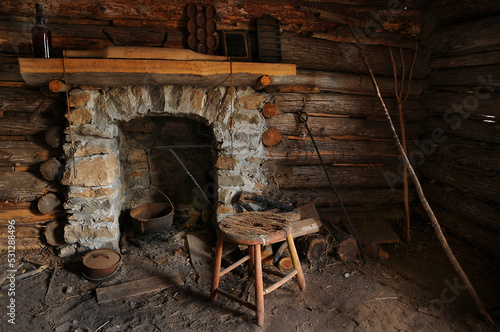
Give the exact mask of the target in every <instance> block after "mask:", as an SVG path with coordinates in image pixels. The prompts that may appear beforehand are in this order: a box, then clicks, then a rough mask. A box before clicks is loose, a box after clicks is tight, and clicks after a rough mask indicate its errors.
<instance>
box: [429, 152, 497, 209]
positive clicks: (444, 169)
mask: <svg viewBox="0 0 500 332" xmlns="http://www.w3.org/2000/svg"><path fill="white" fill-rule="evenodd" d="M420 172H421V174H422V175H423V176H425V177H426V178H427V179H429V180H432V181H438V182H439V183H443V184H446V185H448V186H451V187H454V188H456V189H458V190H461V191H462V192H464V193H467V194H468V195H470V196H472V197H477V198H478V199H481V200H484V201H486V202H488V201H492V202H496V203H500V176H498V174H495V173H492V174H490V175H485V174H480V173H478V172H472V171H468V170H464V169H461V168H460V167H457V166H453V165H449V164H448V165H446V164H444V163H442V162H435V161H433V160H432V159H431V158H427V159H426V160H425V162H424V164H423V165H422V167H420Z"/></svg>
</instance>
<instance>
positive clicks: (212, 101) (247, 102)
mask: <svg viewBox="0 0 500 332" xmlns="http://www.w3.org/2000/svg"><path fill="white" fill-rule="evenodd" d="M229 92H230V91H229V88H225V87H215V88H195V87H190V86H167V85H148V86H127V87H113V88H93V87H85V88H84V87H81V88H75V89H72V90H71V91H70V92H69V99H68V103H69V105H70V107H71V109H70V112H69V113H68V114H67V115H66V116H67V118H68V121H69V123H71V125H72V126H71V129H72V136H73V140H74V146H75V150H73V151H74V153H73V152H72V149H71V148H72V146H71V137H70V131H69V127H68V128H67V129H66V142H65V144H64V150H65V155H66V159H67V161H66V169H65V173H64V176H63V180H62V183H63V184H64V185H66V186H67V187H68V197H67V200H66V202H65V204H64V206H65V209H66V210H67V212H68V224H67V225H66V226H65V229H64V237H65V240H66V242H67V243H68V245H67V246H66V248H65V252H66V253H72V252H85V251H88V250H92V249H97V248H104V247H107V248H114V249H118V243H119V236H120V234H119V233H120V231H119V224H118V218H119V216H120V213H121V211H122V206H121V201H122V200H121V194H122V180H121V175H120V168H121V167H120V162H119V160H120V158H119V150H120V139H119V137H120V135H119V134H120V133H119V129H118V125H117V123H118V122H119V121H130V120H132V119H134V118H139V117H144V116H150V115H154V116H162V115H164V116H179V117H189V118H191V119H195V120H199V121H201V122H203V123H204V124H206V125H207V126H210V127H211V128H212V130H213V133H214V136H215V139H216V145H217V146H215V147H214V148H216V149H217V151H218V153H217V161H216V165H215V167H216V169H217V185H218V188H217V192H218V197H217V211H216V215H217V220H221V219H223V218H224V217H225V216H227V215H230V214H233V213H235V212H236V211H235V209H234V207H233V206H232V204H231V201H232V200H233V198H234V196H235V195H236V194H237V193H239V192H242V191H246V192H256V193H260V192H261V191H262V190H264V188H265V187H266V185H267V183H266V180H265V178H264V176H263V174H262V172H261V167H260V165H261V164H262V163H263V162H264V161H265V160H264V158H265V153H264V148H263V145H262V134H263V133H264V131H265V130H266V122H265V120H264V117H263V116H262V115H261V112H260V109H261V107H262V106H263V105H264V103H265V102H267V101H269V99H270V98H271V96H269V95H267V94H265V93H256V92H255V91H254V90H252V89H251V88H239V89H235V93H234V98H233V100H234V101H233V105H234V106H233V113H232V114H231V95H230V93H229ZM231 128H232V131H231ZM73 155H74V156H73Z"/></svg>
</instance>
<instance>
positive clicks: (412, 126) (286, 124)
mask: <svg viewBox="0 0 500 332" xmlns="http://www.w3.org/2000/svg"><path fill="white" fill-rule="evenodd" d="M267 123H268V125H269V126H270V127H274V128H276V129H278V130H279V131H281V133H282V134H288V135H296V136H300V134H302V133H306V129H305V127H304V124H302V123H300V122H299V121H298V118H297V116H296V115H295V114H292V113H285V114H278V115H277V116H276V117H274V118H271V119H267ZM307 124H308V126H309V128H310V129H311V132H312V134H313V136H314V137H315V138H316V137H325V136H352V137H358V138H364V139H384V138H392V134H391V132H390V129H389V124H388V123H386V122H382V121H370V120H365V119H354V118H325V117H319V116H318V117H316V116H314V117H313V116H311V117H309V120H308V122H307ZM424 132H425V129H424V128H423V126H422V125H420V124H417V123H406V137H407V139H412V138H416V137H418V136H419V135H420V134H423V133H424Z"/></svg>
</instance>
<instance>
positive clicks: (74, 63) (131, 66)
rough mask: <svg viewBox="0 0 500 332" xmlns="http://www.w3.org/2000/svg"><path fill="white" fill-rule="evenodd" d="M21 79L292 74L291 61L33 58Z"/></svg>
mask: <svg viewBox="0 0 500 332" xmlns="http://www.w3.org/2000/svg"><path fill="white" fill-rule="evenodd" d="M19 65H20V70H21V75H22V76H23V79H24V80H25V81H26V82H27V83H29V84H32V85H48V84H49V82H50V81H51V80H54V79H61V78H63V76H64V71H63V69H65V71H66V76H67V81H68V82H69V83H70V84H74V85H76V84H79V85H92V86H118V85H144V84H177V85H179V84H181V85H199V86H213V85H221V86H229V85H230V83H231V80H230V79H229V75H230V74H231V73H232V74H233V82H234V85H235V86H252V85H253V84H254V83H255V81H256V80H257V79H258V78H259V77H260V76H262V75H269V76H270V77H271V82H273V76H277V77H280V76H288V75H290V76H294V75H295V74H296V68H295V65H293V64H270V63H245V62H234V63H232V64H231V63H230V62H229V61H180V60H128V59H66V60H64V66H63V59H34V58H20V59H19Z"/></svg>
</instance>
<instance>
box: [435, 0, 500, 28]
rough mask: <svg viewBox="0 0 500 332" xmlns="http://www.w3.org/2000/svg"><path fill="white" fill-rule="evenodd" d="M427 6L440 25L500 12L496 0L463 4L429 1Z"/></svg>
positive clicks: (499, 5)
mask: <svg viewBox="0 0 500 332" xmlns="http://www.w3.org/2000/svg"><path fill="white" fill-rule="evenodd" d="M428 6H429V9H428V11H429V12H430V13H432V15H433V16H434V17H435V18H436V19H437V20H439V21H440V22H442V23H452V22H458V21H465V20H470V19H471V18H477V17H481V16H487V15H490V14H491V13H497V12H500V2H498V1H497V0H481V1H464V2H457V1H449V0H434V1H429V2H428Z"/></svg>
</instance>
